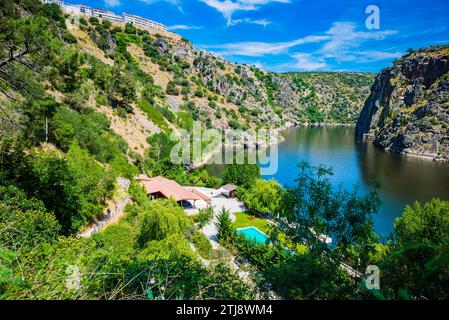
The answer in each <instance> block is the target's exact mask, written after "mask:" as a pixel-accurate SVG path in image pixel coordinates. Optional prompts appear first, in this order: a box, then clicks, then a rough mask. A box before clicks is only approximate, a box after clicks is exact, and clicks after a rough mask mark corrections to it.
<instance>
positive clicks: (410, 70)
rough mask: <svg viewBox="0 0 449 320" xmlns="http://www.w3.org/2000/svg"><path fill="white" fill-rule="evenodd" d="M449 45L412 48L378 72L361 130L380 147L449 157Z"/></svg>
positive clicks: (363, 112)
mask: <svg viewBox="0 0 449 320" xmlns="http://www.w3.org/2000/svg"><path fill="white" fill-rule="evenodd" d="M448 71H449V46H438V47H429V48H425V49H422V50H418V51H416V52H410V53H409V54H407V55H405V56H403V57H402V58H401V59H399V60H398V61H396V63H395V64H394V65H393V66H392V67H391V68H388V69H385V70H383V71H382V72H381V73H380V74H379V75H378V76H377V77H376V81H375V83H374V85H373V87H372V89H371V95H370V97H369V98H368V100H367V101H366V102H365V106H364V108H363V110H362V112H361V114H360V118H359V120H358V122H357V128H356V134H357V136H359V137H362V136H365V137H367V138H372V139H374V144H375V145H376V146H378V147H380V148H383V149H386V150H389V151H392V152H397V153H402V154H407V155H413V156H420V157H425V158H430V159H436V160H449V73H448Z"/></svg>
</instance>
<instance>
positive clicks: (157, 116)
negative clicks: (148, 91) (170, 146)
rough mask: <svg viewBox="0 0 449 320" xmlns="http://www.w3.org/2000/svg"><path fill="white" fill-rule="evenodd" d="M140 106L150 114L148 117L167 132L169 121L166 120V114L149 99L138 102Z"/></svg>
mask: <svg viewBox="0 0 449 320" xmlns="http://www.w3.org/2000/svg"><path fill="white" fill-rule="evenodd" d="M138 105H139V108H140V109H142V110H143V111H144V112H145V113H146V114H147V116H148V119H149V120H150V121H151V122H153V123H154V124H155V125H156V126H158V127H159V129H161V130H163V131H165V132H167V131H168V126H167V122H166V121H165V118H164V116H163V115H162V114H161V113H160V112H159V110H157V109H156V108H155V107H154V106H152V105H151V104H150V103H149V102H148V101H146V100H140V101H139V102H138Z"/></svg>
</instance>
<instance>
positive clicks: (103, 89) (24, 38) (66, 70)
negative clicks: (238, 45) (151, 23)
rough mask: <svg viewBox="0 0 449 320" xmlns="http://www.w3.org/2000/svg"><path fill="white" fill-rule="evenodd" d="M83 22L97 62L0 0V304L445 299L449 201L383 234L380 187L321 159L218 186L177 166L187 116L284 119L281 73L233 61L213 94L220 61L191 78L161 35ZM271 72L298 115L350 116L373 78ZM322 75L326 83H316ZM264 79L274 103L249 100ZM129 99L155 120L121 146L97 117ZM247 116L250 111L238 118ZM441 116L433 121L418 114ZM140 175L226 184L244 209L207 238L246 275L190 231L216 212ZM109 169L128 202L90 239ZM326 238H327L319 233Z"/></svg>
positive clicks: (251, 169) (46, 11)
mask: <svg viewBox="0 0 449 320" xmlns="http://www.w3.org/2000/svg"><path fill="white" fill-rule="evenodd" d="M80 23H81V29H82V31H84V32H85V33H86V35H88V37H89V38H90V39H91V40H92V41H93V42H94V43H95V44H96V45H97V46H98V48H100V49H101V50H102V51H101V52H100V53H101V54H103V53H104V57H95V56H93V54H97V52H95V53H92V54H90V53H87V52H92V51H89V50H80V46H82V45H83V44H82V43H81V41H79V39H78V38H76V37H75V36H74V35H72V34H71V33H70V31H69V30H67V29H66V26H65V16H64V15H63V14H62V12H61V11H60V9H59V7H58V6H57V5H55V4H50V5H48V4H46V5H42V4H41V3H40V2H39V1H37V0H18V1H12V0H4V1H3V2H2V6H1V7H0V44H1V45H0V95H1V97H0V98H1V107H0V124H1V128H2V129H1V130H0V299H24V300H25V299H26V300H30V299H92V300H96V299H105V300H106V299H108V300H111V299H121V300H129V299H150V300H155V299H187V300H193V299H252V298H255V295H254V292H255V291H257V292H261V293H262V294H264V293H266V294H267V295H268V292H269V291H271V290H272V291H274V292H275V293H276V294H278V295H280V296H281V297H282V298H285V299H320V300H321V299H423V300H424V299H447V298H449V296H448V289H447V288H448V287H449V286H448V283H449V279H448V275H449V254H448V252H449V251H448V247H449V231H448V230H449V220H448V217H449V203H448V202H445V201H441V200H438V199H435V200H433V201H431V202H429V203H427V204H418V203H417V204H415V205H414V206H409V207H407V208H405V210H404V212H403V215H402V217H400V218H398V220H397V221H396V223H395V229H394V234H393V236H392V237H391V238H389V239H387V240H386V241H380V240H379V239H378V237H377V236H376V234H375V232H374V230H373V218H372V217H373V214H375V213H376V211H377V209H378V206H379V201H378V197H377V193H376V192H372V193H370V194H368V195H365V196H359V195H358V194H357V190H356V189H355V190H353V191H347V190H344V189H341V188H336V187H335V186H333V185H331V183H330V180H329V175H331V174H332V171H331V170H330V169H329V168H325V167H322V166H320V167H317V168H315V167H311V166H310V165H308V164H305V163H301V164H300V165H299V174H298V178H297V180H296V182H295V184H294V185H293V186H291V187H288V188H285V189H284V188H281V186H280V185H279V184H278V183H277V182H276V181H264V180H261V179H260V170H259V167H258V166H257V165H251V164H233V165H228V166H226V168H225V170H224V173H223V182H222V181H221V180H220V179H218V178H215V177H211V176H209V174H208V173H207V171H206V170H204V169H196V170H193V171H191V172H187V171H186V169H185V167H184V166H183V165H182V164H173V163H172V162H171V161H170V152H171V150H172V147H173V146H174V144H175V142H174V141H171V139H170V134H171V130H170V127H171V125H170V124H169V123H171V124H173V125H174V126H177V127H178V128H182V129H191V128H192V125H193V121H194V120H204V121H205V122H206V121H207V119H208V120H209V122H206V123H208V125H209V127H213V126H214V125H215V123H212V122H211V120H210V117H209V115H208V113H210V112H214V114H215V116H216V117H217V118H222V117H223V123H226V122H229V125H230V126H231V127H234V128H240V127H246V126H248V122H249V121H250V120H255V119H251V118H250V117H259V116H264V117H265V116H270V115H275V114H276V115H278V116H279V117H280V118H282V115H283V113H282V110H283V109H282V108H280V106H279V105H277V99H276V98H277V96H278V95H279V94H282V93H283V92H282V87H281V86H280V85H281V83H280V82H279V79H276V77H277V76H276V75H274V74H272V73H268V72H264V71H261V70H259V69H256V68H252V69H251V70H252V75H254V77H253V76H252V75H251V72H249V71H248V69H243V68H244V67H243V66H239V67H236V68H235V70H234V73H232V74H231V73H229V74H226V75H225V76H223V79H222V80H223V81H228V83H227V84H229V85H230V86H231V87H230V89H229V90H228V91H227V93H228V95H227V97H224V96H223V95H220V94H219V93H218V92H217V91H212V89H213V90H215V89H214V88H215V87H216V83H213V81H212V80H211V82H209V81H205V80H204V79H206V76H207V77H208V76H209V75H210V74H209V73H208V72H209V71H208V70H209V69H211V68H210V63H212V64H215V65H216V66H217V68H218V69H220V70H226V68H227V65H226V64H225V63H224V62H222V61H217V59H216V58H210V59H209V58H206V57H205V56H204V55H203V53H199V54H198V55H197V56H196V57H195V61H194V65H195V67H197V68H198V69H201V70H200V72H201V76H199V75H198V76H197V75H190V74H188V73H189V72H188V70H189V69H190V68H191V65H190V63H189V62H187V61H183V60H182V59H181V58H179V57H174V56H173V54H172V53H171V52H170V50H165V49H166V48H170V47H171V46H172V43H171V42H170V41H171V40H170V39H168V38H166V37H163V36H160V35H156V36H153V35H150V34H149V33H148V32H145V31H142V30H138V29H136V28H135V27H134V26H132V25H131V24H127V25H126V26H124V27H120V26H115V27H113V26H112V25H111V23H108V22H107V21H102V22H101V23H100V21H99V20H98V19H96V18H90V19H89V20H86V19H81V20H80ZM130 44H133V45H135V46H138V47H140V48H141V49H143V51H144V53H145V55H146V56H147V57H149V58H150V59H151V61H152V62H154V63H157V64H158V65H159V68H160V70H163V71H167V72H170V73H171V75H172V76H173V78H172V79H171V80H170V82H169V85H168V87H167V90H166V93H164V92H163V89H162V88H161V87H159V86H157V85H155V83H154V79H153V77H152V75H150V74H147V73H146V72H145V71H143V70H142V68H141V66H140V62H139V59H137V58H136V57H134V56H133V55H131V53H130V52H128V48H129V45H130ZM96 51H98V50H96ZM130 51H131V50H130ZM106 62H107V63H106ZM228 66H229V65H228ZM212 69H216V68H212ZM220 74H223V72H221V71H220ZM237 75H238V76H237ZM281 77H290V78H291V79H292V81H293V82H294V84H295V86H296V89H295V90H296V92H297V93H300V94H301V95H300V101H299V108H298V114H297V116H298V117H299V118H300V119H302V120H304V121H307V122H323V121H328V122H329V121H330V122H339V123H351V122H352V121H353V119H354V115H355V114H356V110H357V108H358V105H359V103H360V101H361V97H362V96H363V94H362V91H363V88H365V87H367V86H369V85H370V84H371V81H372V76H371V75H364V74H346V73H341V74H336V73H320V74H317V73H301V74H297V73H291V74H286V75H282V76H281ZM212 78H213V77H211V79H212ZM216 80H217V79H214V81H216ZM258 81H260V82H262V83H263V87H255V92H253V93H248V92H249V91H248V90H244V91H245V92H243V94H242V93H241V91H240V90H237V87H235V86H245V85H248V86H249V85H250V84H254V83H255V82H258ZM206 82H207V83H206ZM318 84H319V85H320V86H322V87H323V88H324V89H323V90H321V91H319V90H317V89H316V87H318ZM331 87H335V88H336V89H335V90H334V89H333V90H330V89H329V88H331ZM260 88H264V89H263V90H266V94H267V99H266V101H262V102H261V101H259V100H257V101H258V102H261V103H263V106H264V107H265V106H267V107H269V108H271V111H272V113H269V112H271V111H270V110H265V109H261V108H258V107H253V106H252V105H250V104H247V103H246V100H249V99H252V98H254V99H256V98H258V99H261V98H260V97H259V96H264V94H263V95H258V94H257V90H259V89H260ZM192 89H194V90H195V91H194V90H192ZM328 89H329V90H328ZM179 93H182V94H183V95H184V99H185V103H184V104H183V105H181V106H180V111H178V110H177V112H176V113H175V112H173V111H172V109H171V107H169V106H167V105H166V103H167V101H164V99H165V94H168V95H178V94H179ZM263 93H265V92H263ZM189 95H190V96H189ZM194 96H196V97H197V98H198V97H206V96H207V98H208V100H209V107H210V109H215V110H213V111H212V110H208V109H206V110H204V109H205V108H207V106H203V105H200V104H199V103H196V104H195V102H194V99H195V97H194ZM189 99H191V100H189ZM225 99H228V100H229V101H230V102H231V103H234V104H235V105H234V106H232V107H230V106H226V105H225V106H224V107H223V108H219V107H218V104H217V101H220V106H223V104H224V101H225ZM167 100H168V99H167ZM203 100H205V99H203ZM136 107H137V108H140V109H142V111H144V112H145V114H146V115H147V117H148V119H150V120H151V121H152V122H153V123H155V124H156V125H157V126H158V127H159V128H160V129H161V132H159V133H157V134H153V135H151V136H149V137H148V139H147V144H148V148H146V149H145V153H144V154H143V155H142V154H137V152H133V151H132V150H129V146H128V144H127V142H126V141H125V140H124V139H123V138H122V137H121V136H119V135H118V134H116V133H115V132H114V129H116V128H113V127H112V128H111V122H113V121H111V120H110V118H108V117H110V115H112V116H111V119H113V120H116V119H115V118H116V115H119V116H120V117H122V118H123V119H119V120H120V121H127V119H128V118H130V117H131V116H132V114H133V113H134V112H135V111H136V110H135V108H136ZM237 108H238V112H236V109H237ZM105 109H106V110H108V111H111V112H108V113H105V114H107V115H108V116H106V115H105V114H103V113H102V112H104V110H105ZM173 110H174V109H173ZM243 116H244V117H245V119H246V117H248V119H249V120H245V122H242V117H243ZM261 119H264V118H260V119H256V120H261ZM403 121H405V120H403ZM261 125H262V124H261ZM437 125H440V123H439V122H438V121H437V119H431V120H430V121H429V123H427V122H426V123H422V126H423V127H424V126H425V127H429V126H430V127H432V126H437ZM117 132H118V131H117ZM145 147H146V146H145ZM142 172H144V173H146V174H147V175H149V176H155V175H163V176H165V177H167V178H169V179H173V180H176V181H177V182H179V183H181V184H183V185H197V186H206V187H213V188H218V187H219V186H221V185H222V184H223V183H233V184H236V185H237V186H238V196H239V197H240V198H241V199H242V200H243V201H244V202H245V203H246V205H247V206H248V208H249V209H250V210H251V213H249V212H245V213H243V212H242V213H236V214H235V215H236V218H237V220H236V221H235V222H234V223H233V222H232V221H231V219H230V213H229V212H228V211H226V210H223V211H222V212H221V213H220V214H219V215H218V217H217V228H218V234H217V237H218V240H219V242H220V244H221V245H222V246H223V247H224V248H226V250H227V251H229V252H230V254H233V255H236V256H239V257H244V258H245V259H246V260H247V261H248V262H249V263H250V264H251V267H250V268H248V271H249V277H250V280H251V281H247V282H244V280H242V279H241V278H240V277H239V276H238V275H237V273H236V272H235V271H232V269H231V268H230V267H229V265H228V261H227V260H226V259H224V258H223V257H220V258H219V259H217V256H219V253H217V250H212V246H211V243H210V241H209V239H208V238H207V237H205V236H204V235H203V234H202V233H201V229H202V228H204V226H205V225H207V224H209V223H211V221H213V209H212V208H211V207H209V208H206V209H204V210H201V211H200V212H199V213H198V214H197V215H196V216H194V217H188V216H187V215H186V214H185V213H184V211H183V209H182V208H181V207H180V206H179V205H178V204H177V203H175V202H173V201H171V200H154V201H150V200H149V199H148V196H147V194H146V191H145V190H143V188H142V187H141V186H140V185H139V184H138V183H137V182H136V181H135V180H133V179H132V178H134V177H135V176H136V175H137V174H139V173H142ZM118 177H125V178H128V179H130V180H131V185H130V188H129V190H128V191H127V193H128V194H126V192H125V191H123V190H120V196H129V197H131V198H132V202H131V203H130V204H128V206H127V207H126V209H125V214H124V215H123V217H121V220H120V221H118V222H117V223H115V224H111V225H108V226H107V228H105V229H104V230H102V231H100V232H98V233H96V234H94V235H93V236H91V237H89V238H79V237H77V236H78V234H79V232H80V230H83V229H84V228H85V227H86V226H88V225H89V224H90V223H91V222H95V221H96V220H97V218H98V217H99V216H101V215H102V214H103V212H104V209H105V208H106V207H107V206H108V205H109V203H110V200H111V198H112V197H113V195H114V201H115V200H116V199H115V198H116V196H117V194H118V193H119V192H117V191H118V189H117V184H118V183H117V182H116V181H117V178H118ZM253 214H254V215H255V214H261V216H262V215H263V216H267V217H270V218H271V219H273V220H274V221H275V222H276V224H275V225H272V224H271V223H269V222H267V221H266V220H263V219H261V218H260V217H256V216H254V217H252V215H253ZM246 226H255V227H257V228H259V229H260V230H262V231H263V232H265V233H267V235H268V236H269V237H270V243H267V244H257V243H255V242H254V241H250V240H248V239H246V238H245V237H243V236H238V235H237V234H236V228H237V227H238V228H240V227H246ZM325 235H329V236H331V237H332V245H329V244H326V243H324V242H323V239H325ZM223 250H224V249H223ZM228 255H229V253H228ZM203 259H205V260H207V261H204V260H203ZM343 263H345V264H347V265H349V266H350V267H351V268H353V269H355V270H356V271H358V272H361V273H364V272H365V269H366V266H367V265H371V264H376V265H378V266H379V268H380V270H381V275H382V280H381V281H382V282H381V283H382V286H381V289H380V290H378V291H376V290H368V289H367V288H365V287H364V286H363V282H361V281H360V280H361V279H357V278H355V277H352V276H351V275H350V274H348V272H347V270H345V269H344V268H342V267H341V266H342V264H343ZM74 274H78V275H81V277H80V283H79V287H78V288H76V290H75V288H71V287H70V286H67V282H66V281H61V279H70V277H71V275H74ZM267 284H270V285H269V287H268V286H267ZM257 297H258V298H260V296H257Z"/></svg>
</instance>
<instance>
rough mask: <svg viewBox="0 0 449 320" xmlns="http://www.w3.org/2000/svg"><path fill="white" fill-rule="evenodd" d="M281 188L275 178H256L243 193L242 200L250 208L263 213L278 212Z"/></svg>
mask: <svg viewBox="0 0 449 320" xmlns="http://www.w3.org/2000/svg"><path fill="white" fill-rule="evenodd" d="M282 192H283V189H282V187H281V185H280V184H279V183H278V182H277V181H276V180H269V181H265V180H261V179H257V180H256V182H255V183H254V185H253V186H252V187H250V188H249V189H248V190H247V191H245V192H244V193H243V196H242V200H243V201H244V202H245V204H246V205H247V206H248V208H250V209H251V210H255V211H257V212H261V213H265V214H273V213H275V212H278V208H279V203H280V201H281V199H282Z"/></svg>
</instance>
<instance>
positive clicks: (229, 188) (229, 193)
mask: <svg viewBox="0 0 449 320" xmlns="http://www.w3.org/2000/svg"><path fill="white" fill-rule="evenodd" d="M219 191H220V192H221V194H222V195H224V196H226V197H228V198H235V194H236V192H237V187H236V186H234V185H233V184H225V185H224V186H222V187H221V188H220V189H219Z"/></svg>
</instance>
